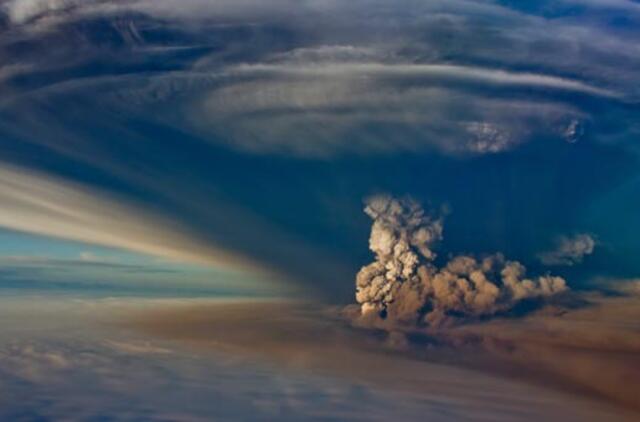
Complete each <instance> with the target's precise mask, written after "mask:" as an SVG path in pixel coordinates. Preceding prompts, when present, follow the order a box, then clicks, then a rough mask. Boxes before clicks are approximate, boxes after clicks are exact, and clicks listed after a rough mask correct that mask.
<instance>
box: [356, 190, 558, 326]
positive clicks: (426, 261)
mask: <svg viewBox="0 0 640 422" xmlns="http://www.w3.org/2000/svg"><path fill="white" fill-rule="evenodd" d="M365 212H366V213H367V214H368V215H369V216H370V217H371V218H372V219H373V227H372V228H371V237H370V239H369V247H370V248H371V250H372V251H373V252H374V253H375V254H376V260H375V262H373V263H371V264H369V265H367V266H365V267H363V268H362V269H361V270H360V272H359V273H358V275H357V277H356V300H357V302H358V303H359V304H360V305H361V312H362V314H363V315H375V314H377V315H379V316H381V317H382V318H386V319H389V320H391V321H393V322H397V323H405V324H428V325H439V324H440V323H442V322H443V321H445V320H447V319H448V318H450V317H463V318H464V317H467V318H469V317H480V316H487V315H492V314H495V313H497V312H502V311H507V310H509V309H511V308H512V307H513V306H514V305H515V304H517V303H518V302H520V301H522V300H524V299H532V298H542V297H549V296H553V295H555V294H557V293H560V292H563V291H566V290H567V286H566V283H565V280H564V279H562V278H561V277H552V276H542V277H537V278H531V279H529V278H526V269H525V267H524V266H523V265H522V264H520V263H519V262H515V261H506V260H505V259H504V257H503V256H502V254H496V255H492V256H489V257H486V258H483V259H481V260H478V259H476V258H474V257H471V256H458V257H455V258H453V259H452V260H450V261H449V262H448V263H447V264H446V265H445V266H444V267H443V268H438V267H437V266H436V265H435V263H434V260H435V258H436V254H435V253H434V252H433V248H434V246H435V245H436V244H437V243H438V242H439V241H440V240H442V228H443V223H442V218H433V217H431V216H429V215H427V214H426V213H425V211H424V209H423V208H422V207H421V206H420V204H418V203H417V202H416V201H414V200H413V199H410V198H406V199H395V198H391V197H389V196H376V197H373V198H370V199H369V200H368V201H367V206H366V208H365Z"/></svg>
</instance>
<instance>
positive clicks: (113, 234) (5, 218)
mask: <svg viewBox="0 0 640 422" xmlns="http://www.w3.org/2000/svg"><path fill="white" fill-rule="evenodd" d="M0 201H2V208H1V209H0V226H2V227H5V228H9V229H12V230H17V231H23V232H28V233H34V234H39V235H45V236H53V237H58V238H61V239H69V240H75V241H79V242H85V243H90V244H96V245H102V246H111V247H116V248H122V249H126V250H130V251H135V252H141V253H145V254H149V255H154V256H159V257H164V258H168V259H172V260H176V261H185V262H192V263H199V264H205V265H216V266H223V267H228V268H238V269H243V270H246V269H250V268H255V267H252V266H251V265H250V264H249V263H248V261H246V260H243V259H242V258H240V257H238V256H234V255H232V254H229V253H227V252H225V251H223V250H220V249H216V248H214V247H212V246H211V245H210V244H208V243H207V242H204V241H202V240H199V239H198V236H197V235H196V234H195V233H193V232H190V231H189V230H188V229H186V228H185V227H183V226H181V225H180V224H178V223H176V222H175V221H172V220H171V219H168V218H166V217H162V216H160V215H157V214H155V213H154V212H153V211H150V210H148V209H144V208H143V207H140V206H136V205H134V204H133V203H130V202H127V201H124V200H123V199H122V198H118V197H115V196H112V195H109V194H105V193H98V192H96V191H90V190H88V189H87V188H85V187H82V186H80V185H78V184H75V183H72V182H68V181H64V180H62V179H58V178H55V177H52V176H48V175H45V174H43V173H38V172H34V171H30V170H26V169H21V168H18V167H13V166H9V165H6V164H5V165H2V166H0Z"/></svg>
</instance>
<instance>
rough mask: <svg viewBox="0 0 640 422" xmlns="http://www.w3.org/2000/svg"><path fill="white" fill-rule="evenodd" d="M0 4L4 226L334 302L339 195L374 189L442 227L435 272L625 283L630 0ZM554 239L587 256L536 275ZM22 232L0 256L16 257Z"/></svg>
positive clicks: (633, 236) (348, 253)
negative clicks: (455, 256) (523, 270)
mask: <svg viewBox="0 0 640 422" xmlns="http://www.w3.org/2000/svg"><path fill="white" fill-rule="evenodd" d="M1 10H2V11H1V12H0V170H1V171H0V179H2V182H3V184H4V188H2V189H0V201H2V202H1V204H2V205H0V225H2V226H3V227H5V228H7V229H12V230H18V231H29V232H32V233H34V234H36V235H37V236H47V237H49V236H53V237H54V238H58V239H66V240H74V241H79V242H81V244H78V245H77V250H78V251H77V252H78V253H80V252H81V251H83V250H85V249H86V247H85V246H84V245H95V244H97V245H102V246H108V247H114V248H119V249H121V250H127V251H134V252H137V253H142V254H144V255H149V256H160V257H164V258H171V259H175V260H177V261H179V262H188V263H195V264H197V265H205V266H207V265H212V266H213V267H214V268H219V267H220V266H222V267H225V266H228V267H230V268H231V270H232V271H237V270H241V271H245V270H247V271H248V269H249V268H251V270H252V271H253V272H255V269H256V268H257V269H258V271H257V272H258V273H259V274H262V273H269V274H272V273H273V272H275V273H276V274H277V275H278V277H283V276H286V277H287V278H289V279H291V280H292V281H294V282H296V283H297V284H296V285H301V286H310V287H313V288H315V289H317V290H319V291H320V292H322V293H324V294H325V295H327V296H328V297H330V298H332V299H339V300H344V301H347V300H349V299H350V296H351V294H352V293H351V292H352V290H353V288H352V285H353V283H352V280H353V275H354V274H355V272H356V271H357V270H358V268H359V267H360V266H361V265H363V264H365V263H367V262H368V261H369V259H370V257H369V251H368V250H367V236H368V230H369V221H368V219H367V218H366V216H365V215H364V214H363V213H362V206H363V205H362V204H363V200H364V198H366V197H367V196H369V195H371V194H374V193H378V192H387V193H390V194H394V195H411V196H413V197H415V198H416V199H418V200H419V201H420V202H422V203H424V204H425V205H427V206H430V207H431V208H432V209H434V210H439V209H441V208H442V207H443V206H444V207H446V208H447V209H448V210H449V214H448V217H447V219H446V222H445V236H444V241H443V243H442V245H441V247H440V253H441V256H446V255H447V254H448V253H461V252H465V253H476V254H483V253H493V252H496V251H500V252H503V253H504V254H505V255H507V256H509V257H513V258H514V259H519V260H521V261H523V262H524V263H526V264H527V266H528V267H531V268H534V269H537V270H539V271H553V272H554V273H560V274H562V275H566V276H567V277H568V280H569V283H570V284H571V285H572V286H573V287H579V286H580V285H581V284H583V283H584V282H585V281H586V280H587V279H588V278H590V277H594V276H613V277H635V276H637V275H638V274H639V273H640V263H639V261H638V260H637V259H636V256H637V254H638V253H640V237H639V236H638V235H637V233H639V232H640V209H639V208H640V201H639V200H638V192H637V191H638V189H640V179H639V176H640V171H639V170H638V169H639V167H638V148H637V146H636V142H637V138H638V133H639V130H640V127H639V126H638V122H639V121H640V120H639V119H638V117H639V112H640V108H639V106H638V98H639V92H638V86H640V84H639V82H640V81H639V80H638V79H639V78H640V76H638V75H640V47H639V46H640V42H639V41H640V30H638V28H640V25H639V24H640V5H638V4H637V3H635V2H632V1H625V0H618V1H599V0H559V1H553V2H552V1H518V2H512V1H481V0H477V1H471V0H470V1H463V0H450V1H417V0H415V1H413V0H401V1H382V0H357V1H350V2H340V1H336V2H333V1H332V2H320V1H318V2H314V1H310V2H300V1H291V0H276V1H273V2H269V3H268V4H266V3H265V2H257V1H251V0H243V1H239V2H238V1H228V2H227V1H223V2H207V1H203V0H186V1H181V2H177V1H169V0H159V1H129V0H126V1H120V2H109V1H97V0H93V1H92V0H85V1H80V0H70V1H67V2H62V1H61V2H45V1H37V0H36V1H3V2H2V9H1ZM578 234H587V235H589V236H590V237H591V238H593V239H594V240H595V241H596V247H595V250H594V251H593V253H589V254H587V255H588V256H587V255H585V256H584V257H581V258H584V259H583V262H582V263H581V264H580V265H573V266H560V267H553V268H547V267H546V266H544V265H542V263H540V262H539V260H538V259H537V256H538V255H539V254H540V253H543V252H545V251H549V250H552V249H553V248H554V247H556V246H557V244H558V242H559V239H562V238H563V236H564V237H565V238H567V239H569V238H572V236H576V235H578ZM37 236H36V237H33V238H31V240H30V242H32V243H29V244H30V245H33V246H32V247H31V250H32V251H34V252H32V253H28V251H27V252H25V251H24V249H25V248H24V247H22V246H19V245H20V243H19V242H17V241H16V239H15V238H14V237H12V236H7V237H2V238H0V241H2V245H1V247H0V250H1V251H2V254H3V256H15V255H34V254H36V255H37V254H38V250H39V249H38V248H41V245H42V244H43V243H42V242H49V241H48V240H47V241H45V240H42V239H41V238H38V237H37ZM23 241H24V239H23ZM12 242H13V243H12ZM12 245H15V251H13V250H12ZM61 245H62V243H61ZM61 247H62V246H61ZM74 248H75V246H74ZM26 249H29V247H27V248H26ZM53 249H55V248H53ZM63 249H64V248H63ZM74 251H75V249H74ZM75 253H76V252H70V253H69V254H75ZM53 255H54V256H53V258H60V257H59V256H55V255H56V254H55V253H53ZM58 255H59V254H58ZM66 258H67V259H70V256H67V257H66ZM140 259H142V260H143V261H144V259H143V258H140ZM116 276H117V273H116ZM179 278H180V277H178V278H177V279H176V282H180V280H179ZM214 284H215V282H214ZM305 288H306V287H305Z"/></svg>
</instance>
